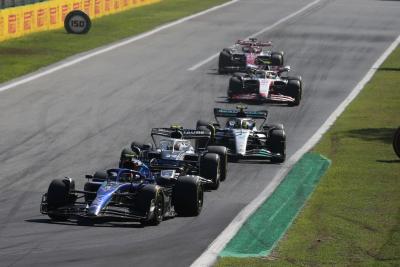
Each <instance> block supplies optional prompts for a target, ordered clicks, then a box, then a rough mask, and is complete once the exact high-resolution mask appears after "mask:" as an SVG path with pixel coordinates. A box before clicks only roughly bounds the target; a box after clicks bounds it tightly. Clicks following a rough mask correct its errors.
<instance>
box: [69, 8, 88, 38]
mask: <svg viewBox="0 0 400 267" xmlns="http://www.w3.org/2000/svg"><path fill="white" fill-rule="evenodd" d="M91 25H92V22H91V21H90V18H89V16H88V15H87V14H86V13H85V12H83V11H81V10H74V11H71V12H69V13H68V15H67V16H66V17H65V20H64V28H65V30H66V31H67V32H68V33H75V34H84V33H87V32H88V31H89V30H90V26H91Z"/></svg>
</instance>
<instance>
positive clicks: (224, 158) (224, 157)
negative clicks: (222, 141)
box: [207, 146, 228, 181]
mask: <svg viewBox="0 0 400 267" xmlns="http://www.w3.org/2000/svg"><path fill="white" fill-rule="evenodd" d="M207 151H208V153H215V154H218V156H219V160H220V164H219V167H220V175H221V181H225V179H226V175H227V172H228V168H227V165H228V150H227V149H226V147H224V146H208V147H207Z"/></svg>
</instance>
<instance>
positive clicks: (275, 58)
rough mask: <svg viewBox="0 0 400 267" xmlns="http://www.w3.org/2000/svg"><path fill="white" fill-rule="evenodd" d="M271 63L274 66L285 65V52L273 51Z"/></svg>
mask: <svg viewBox="0 0 400 267" xmlns="http://www.w3.org/2000/svg"><path fill="white" fill-rule="evenodd" d="M271 65H272V66H283V52H272V54H271Z"/></svg>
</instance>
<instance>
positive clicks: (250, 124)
mask: <svg viewBox="0 0 400 267" xmlns="http://www.w3.org/2000/svg"><path fill="white" fill-rule="evenodd" d="M242 128H243V129H253V128H254V121H251V120H245V121H242Z"/></svg>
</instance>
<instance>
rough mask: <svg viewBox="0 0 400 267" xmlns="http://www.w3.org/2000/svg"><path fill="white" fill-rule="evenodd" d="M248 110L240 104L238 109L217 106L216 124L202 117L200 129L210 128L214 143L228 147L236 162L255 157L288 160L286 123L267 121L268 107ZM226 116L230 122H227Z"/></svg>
mask: <svg viewBox="0 0 400 267" xmlns="http://www.w3.org/2000/svg"><path fill="white" fill-rule="evenodd" d="M245 109H246V107H244V106H238V107H237V110H229V109H221V108H214V116H215V120H216V123H209V122H206V121H203V120H199V121H197V128H198V129H199V130H206V129H208V130H209V131H210V132H211V143H212V144H214V145H220V146H225V147H227V149H228V156H229V158H230V159H231V160H233V161H237V160H241V159H251V160H270V161H271V162H273V163H282V162H284V161H285V157H286V135H285V130H284V127H283V125H282V124H265V122H266V119H267V115H268V111H266V110H260V111H247V110H245ZM222 119H225V121H226V122H225V123H224V124H222ZM259 121H261V123H258V122H259ZM257 124H259V125H258V126H257ZM222 125H224V126H222Z"/></svg>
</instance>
